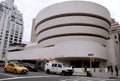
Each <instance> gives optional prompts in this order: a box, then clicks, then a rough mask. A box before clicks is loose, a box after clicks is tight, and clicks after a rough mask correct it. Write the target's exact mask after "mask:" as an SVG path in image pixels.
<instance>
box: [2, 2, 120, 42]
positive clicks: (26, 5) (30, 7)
mask: <svg viewBox="0 0 120 81" xmlns="http://www.w3.org/2000/svg"><path fill="white" fill-rule="evenodd" d="M1 1H4V0H0V2H1ZM63 1H91V2H96V3H98V4H101V5H103V6H104V7H106V8H107V9H108V10H109V11H110V14H111V17H112V18H115V20H116V21H118V22H119V23H120V0H15V3H14V5H16V6H17V8H18V10H19V11H20V12H21V13H23V19H24V36H23V42H29V41H30V36H31V28H32V19H33V18H35V16H36V15H37V14H38V12H39V11H40V10H42V9H44V8H45V7H47V6H49V5H52V4H54V3H58V2H63Z"/></svg>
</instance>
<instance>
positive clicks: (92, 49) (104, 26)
mask: <svg viewBox="0 0 120 81" xmlns="http://www.w3.org/2000/svg"><path fill="white" fill-rule="evenodd" d="M111 24H112V22H111V17H110V13H109V11H108V10H107V9H106V8H105V7H103V6H101V5H99V4H96V3H93V2H87V1H67V2H62V3H57V4H54V5H51V6H49V7H47V8H45V9H43V10H41V11H40V12H39V13H38V15H37V16H36V18H35V21H34V28H35V31H36V37H37V43H38V44H36V43H33V44H29V45H27V46H26V48H25V50H23V51H18V52H17V54H18V56H16V52H15V51H14V52H10V53H9V54H8V59H9V60H10V59H11V60H23V59H40V58H41V59H43V58H46V59H48V58H49V59H50V58H52V59H55V60H57V61H61V62H64V63H68V64H70V65H74V67H77V68H79V67H82V66H87V67H90V59H91V61H92V67H94V68H97V67H106V66H107V65H120V63H118V62H119V60H120V55H119V54H120V52H119V51H120V48H119V41H118V38H119V36H118V34H117V33H115V34H114V33H113V31H112V30H111ZM115 35H116V36H117V37H116V39H115V38H114V37H113V36H115ZM116 41H117V42H116ZM115 42H116V43H115ZM19 53H20V54H19ZM116 58H117V59H116Z"/></svg>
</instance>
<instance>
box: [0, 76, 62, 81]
mask: <svg viewBox="0 0 120 81" xmlns="http://www.w3.org/2000/svg"><path fill="white" fill-rule="evenodd" d="M40 77H60V76H57V75H53V76H28V77H14V78H4V79H0V81H7V80H16V79H27V78H40Z"/></svg>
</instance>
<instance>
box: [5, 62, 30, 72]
mask: <svg viewBox="0 0 120 81" xmlns="http://www.w3.org/2000/svg"><path fill="white" fill-rule="evenodd" d="M4 71H5V72H12V73H14V74H16V73H23V74H27V73H28V69H27V68H26V67H24V66H23V65H22V64H14V63H7V64H5V66H4Z"/></svg>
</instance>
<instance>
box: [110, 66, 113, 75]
mask: <svg viewBox="0 0 120 81" xmlns="http://www.w3.org/2000/svg"><path fill="white" fill-rule="evenodd" d="M110 71H111V75H113V67H112V65H111V66H110Z"/></svg>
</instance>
